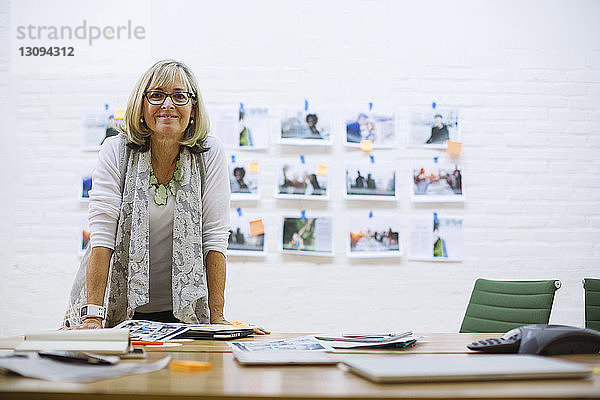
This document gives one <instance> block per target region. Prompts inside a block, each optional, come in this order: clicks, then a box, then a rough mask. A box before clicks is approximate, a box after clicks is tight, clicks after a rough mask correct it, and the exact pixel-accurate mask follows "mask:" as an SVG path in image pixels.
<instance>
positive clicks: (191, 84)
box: [121, 60, 210, 152]
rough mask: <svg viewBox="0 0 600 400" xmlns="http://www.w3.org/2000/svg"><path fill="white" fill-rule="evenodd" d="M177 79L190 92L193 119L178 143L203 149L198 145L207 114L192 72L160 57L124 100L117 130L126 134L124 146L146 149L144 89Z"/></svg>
mask: <svg viewBox="0 0 600 400" xmlns="http://www.w3.org/2000/svg"><path fill="white" fill-rule="evenodd" d="M176 79H180V80H181V81H182V82H183V83H184V85H185V87H186V90H187V91H188V92H191V93H192V94H193V97H192V99H191V102H192V113H191V115H193V118H194V120H195V121H194V122H193V123H190V124H188V126H187V128H186V129H185V131H184V132H183V137H182V139H181V141H180V142H179V143H180V144H181V145H182V146H187V147H190V150H192V151H195V152H200V151H203V150H205V149H204V147H203V146H202V144H203V142H204V140H205V139H206V137H207V136H208V132H209V130H210V122H209V120H208V114H207V113H206V109H205V108H204V102H203V101H202V96H201V95H200V91H199V90H198V83H197V82H196V78H195V77H194V74H193V73H192V71H191V70H190V69H189V68H188V66H187V65H185V64H184V63H183V62H181V61H175V60H161V61H158V62H157V63H155V64H154V65H153V66H151V67H150V68H149V69H148V70H147V71H146V72H144V74H143V75H142V76H141V77H140V79H138V81H137V83H136V84H135V86H134V88H133V90H132V91H131V94H130V95H129V100H128V101H127V110H126V111H125V120H124V121H123V124H122V125H121V130H122V131H123V132H124V133H125V134H126V135H127V139H128V142H129V143H128V145H129V146H130V147H132V148H134V149H137V150H139V151H146V150H148V149H149V146H150V141H149V138H150V135H151V134H152V131H151V130H150V129H149V128H148V126H147V125H146V123H145V121H143V120H142V115H143V106H144V96H145V93H146V91H147V90H148V89H151V88H156V87H164V86H167V85H169V84H172V83H173V82H175V80H176Z"/></svg>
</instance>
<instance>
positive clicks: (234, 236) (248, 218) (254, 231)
mask: <svg viewBox="0 0 600 400" xmlns="http://www.w3.org/2000/svg"><path fill="white" fill-rule="evenodd" d="M240 213H241V215H240ZM227 254H228V255H232V256H249V257H263V256H265V255H266V250H265V227H264V222H263V219H262V217H261V216H260V215H256V214H248V213H246V212H244V211H243V210H241V209H240V211H239V212H238V211H235V210H234V211H233V212H232V213H231V230H230V231H229V242H228V244H227Z"/></svg>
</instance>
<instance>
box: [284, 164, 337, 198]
mask: <svg viewBox="0 0 600 400" xmlns="http://www.w3.org/2000/svg"><path fill="white" fill-rule="evenodd" d="M302 160H303V158H298V159H297V160H280V161H279V162H278V168H277V188H276V193H275V197H277V198H280V199H305V200H329V190H328V186H329V177H328V169H329V167H328V165H327V164H326V163H317V162H312V161H306V160H304V162H302Z"/></svg>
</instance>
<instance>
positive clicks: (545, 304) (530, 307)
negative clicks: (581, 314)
mask: <svg viewBox="0 0 600 400" xmlns="http://www.w3.org/2000/svg"><path fill="white" fill-rule="evenodd" d="M560 285H561V284H560V281H558V280H546V281H491V280H487V279H481V278H480V279H477V280H476V281H475V286H474V287H473V292H472V293H471V299H470V300H469V305H468V306H467V311H466V312H465V317H464V319H463V322H462V325H461V327H460V332H477V333H479V332H480V333H486V332H490V333H501V332H507V331H509V330H511V329H514V328H518V327H519V326H523V325H530V324H547V323H548V321H549V320H550V310H551V309H552V303H553V302H554V292H555V291H556V290H557V289H558V288H560Z"/></svg>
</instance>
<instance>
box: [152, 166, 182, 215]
mask: <svg viewBox="0 0 600 400" xmlns="http://www.w3.org/2000/svg"><path fill="white" fill-rule="evenodd" d="M182 179H183V170H182V169H181V163H180V162H179V160H177V163H176V164H175V172H173V177H172V178H171V180H170V181H169V183H167V184H166V185H163V184H160V183H158V179H156V175H154V168H152V164H150V179H149V182H148V184H149V187H152V186H154V187H155V188H156V191H155V192H154V202H155V203H156V205H158V206H163V205H165V204H167V199H168V198H169V192H170V193H171V194H172V195H173V196H175V194H176V193H177V187H176V182H181V180H182Z"/></svg>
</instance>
